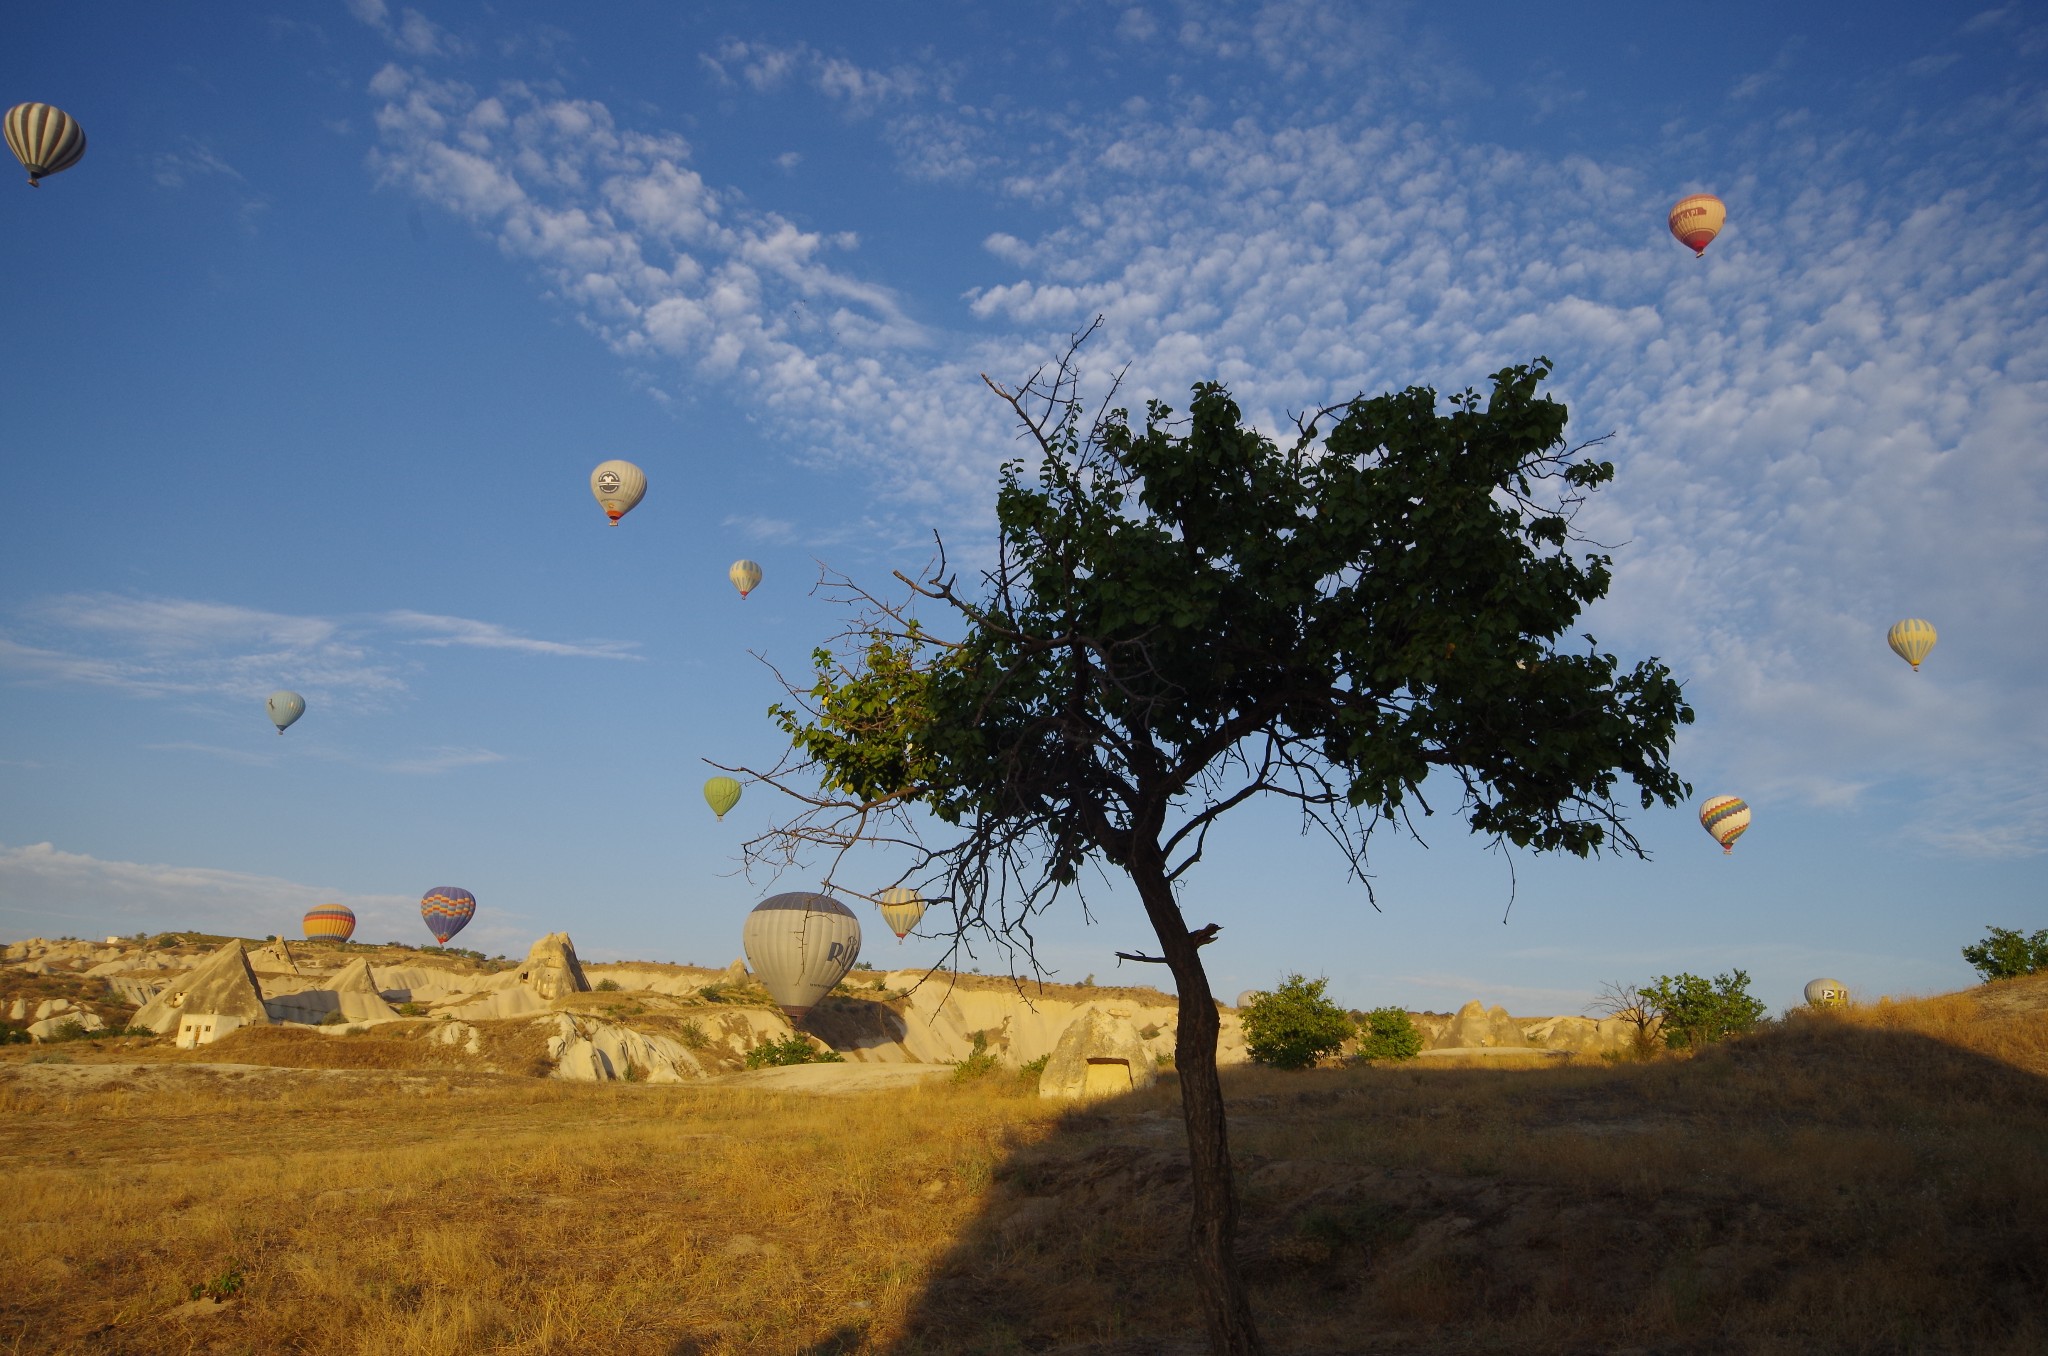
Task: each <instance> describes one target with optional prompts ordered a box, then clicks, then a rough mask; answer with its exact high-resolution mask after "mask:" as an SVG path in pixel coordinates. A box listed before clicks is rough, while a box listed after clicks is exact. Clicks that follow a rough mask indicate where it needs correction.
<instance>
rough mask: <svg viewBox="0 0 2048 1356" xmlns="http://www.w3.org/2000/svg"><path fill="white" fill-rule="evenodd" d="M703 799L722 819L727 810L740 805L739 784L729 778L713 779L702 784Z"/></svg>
mask: <svg viewBox="0 0 2048 1356" xmlns="http://www.w3.org/2000/svg"><path fill="white" fill-rule="evenodd" d="M704 799H705V800H706V801H708V802H709V803H710V805H711V808H712V810H713V811H714V812H715V813H716V814H717V815H718V817H719V818H720V819H723V818H725V812H726V811H727V810H730V809H731V808H732V807H733V806H735V805H737V804H739V803H740V784H739V783H738V782H737V781H735V780H733V779H732V778H731V777H713V778H712V779H711V780H710V781H708V782H706V783H704Z"/></svg>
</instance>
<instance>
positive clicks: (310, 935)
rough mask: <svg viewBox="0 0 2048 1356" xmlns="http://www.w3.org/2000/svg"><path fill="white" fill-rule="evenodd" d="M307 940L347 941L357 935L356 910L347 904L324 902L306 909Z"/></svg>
mask: <svg viewBox="0 0 2048 1356" xmlns="http://www.w3.org/2000/svg"><path fill="white" fill-rule="evenodd" d="M305 928H306V940H307V941H309V942H314V941H321V942H345V941H347V940H348V939H349V938H351V937H353V936H355V931H356V911H355V910H354V909H351V908H350V907H349V906H348V905H346V904H322V905H319V906H318V907H316V908H311V909H308V910H306V917H305Z"/></svg>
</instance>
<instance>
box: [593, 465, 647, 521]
mask: <svg viewBox="0 0 2048 1356" xmlns="http://www.w3.org/2000/svg"><path fill="white" fill-rule="evenodd" d="M590 492H591V494H593V495H595V496H596V497H597V502H598V506H599V507H600V508H602V509H603V510H604V516H605V517H607V518H609V519H611V520H612V526H613V527H617V526H618V525H619V519H621V518H623V517H625V516H626V515H627V514H628V513H630V512H632V509H633V505H635V504H637V503H639V502H640V501H641V500H642V499H643V498H645V497H646V495H647V473H646V472H645V471H643V470H641V469H640V468H639V467H637V466H635V465H634V464H633V463H632V462H630V461H617V460H613V461H601V462H599V463H598V464H597V469H596V470H594V471H592V472H591V473H590Z"/></svg>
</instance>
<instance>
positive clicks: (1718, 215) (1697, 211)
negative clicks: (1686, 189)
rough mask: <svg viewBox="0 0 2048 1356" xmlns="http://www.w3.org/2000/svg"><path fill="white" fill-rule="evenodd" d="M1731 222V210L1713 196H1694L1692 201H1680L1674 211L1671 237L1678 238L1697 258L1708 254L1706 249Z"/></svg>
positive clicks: (1673, 208)
mask: <svg viewBox="0 0 2048 1356" xmlns="http://www.w3.org/2000/svg"><path fill="white" fill-rule="evenodd" d="M1727 220H1728V208H1727V205H1726V204H1725V203H1723V202H1722V201H1721V200H1720V199H1719V198H1717V197H1715V196H1714V195H1713V194H1711V193H1695V194H1693V195H1692V196H1691V197H1689V198H1680V199H1679V200H1678V201H1677V202H1676V203H1675V204H1673V205H1672V208H1671V216H1670V218H1669V219H1668V224H1669V225H1670V227H1671V234H1673V235H1675V236H1677V237H1678V241H1679V243H1680V244H1682V245H1684V246H1685V247H1686V248H1687V249H1689V250H1691V251H1692V255H1693V258H1695V259H1697V258H1699V257H1701V256H1702V255H1704V254H1705V253H1706V252H1707V246H1708V245H1709V244H1710V243H1712V241H1713V239H1714V237H1715V236H1717V235H1719V234H1721V227H1722V226H1723V225H1724V224H1725V223H1726V222H1727Z"/></svg>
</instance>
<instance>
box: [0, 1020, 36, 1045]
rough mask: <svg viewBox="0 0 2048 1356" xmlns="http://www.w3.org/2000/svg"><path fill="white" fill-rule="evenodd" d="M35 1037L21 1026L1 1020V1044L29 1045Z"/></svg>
mask: <svg viewBox="0 0 2048 1356" xmlns="http://www.w3.org/2000/svg"><path fill="white" fill-rule="evenodd" d="M34 1039H35V1038H34V1037H33V1036H31V1035H29V1034H28V1032H26V1031H24V1030H22V1029H21V1028H20V1027H18V1026H13V1025H10V1024H7V1023H4V1022H0V1045H27V1044H28V1043H29V1042H30V1041H32V1040H34Z"/></svg>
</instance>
